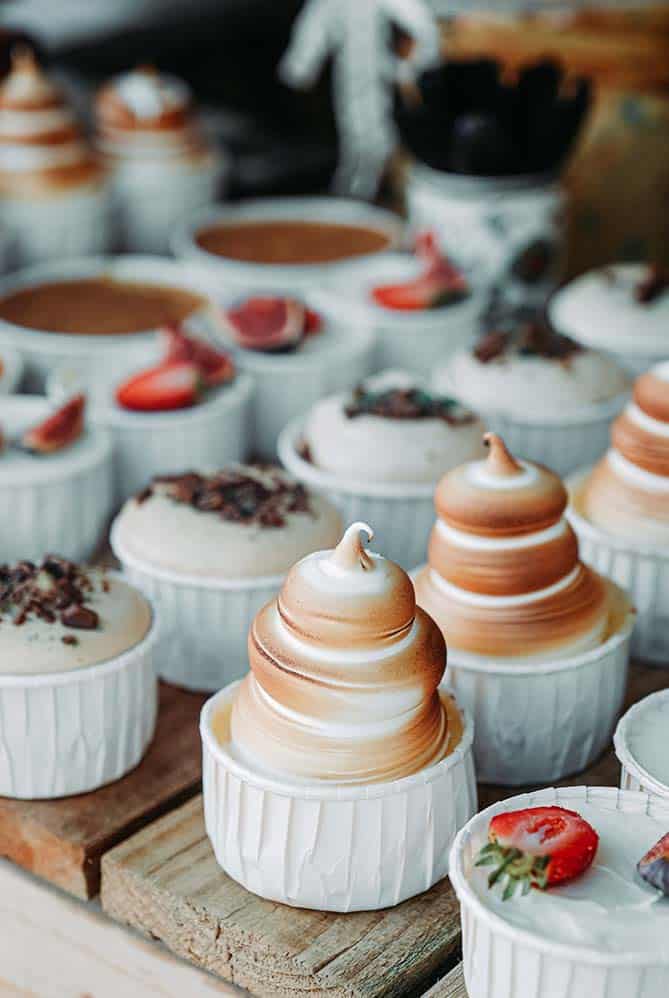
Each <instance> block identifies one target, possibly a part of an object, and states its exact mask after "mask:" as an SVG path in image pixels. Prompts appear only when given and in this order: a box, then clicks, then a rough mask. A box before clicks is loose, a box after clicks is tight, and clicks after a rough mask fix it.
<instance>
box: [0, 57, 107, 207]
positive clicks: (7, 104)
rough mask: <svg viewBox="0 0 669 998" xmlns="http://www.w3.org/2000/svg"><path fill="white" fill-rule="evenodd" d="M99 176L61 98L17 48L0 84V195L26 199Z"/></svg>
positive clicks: (33, 63) (30, 59)
mask: <svg viewBox="0 0 669 998" xmlns="http://www.w3.org/2000/svg"><path fill="white" fill-rule="evenodd" d="M100 177H101V168H100V166H99V164H98V163H97V162H96V160H95V158H94V155H93V152H92V150H91V148H90V147H89V145H88V143H87V142H86V140H85V138H84V135H83V132H82V130H81V128H80V126H79V124H78V122H77V120H76V118H75V116H74V114H73V112H72V110H71V108H70V107H69V106H68V104H67V102H66V100H65V98H64V95H63V94H62V93H61V91H60V89H59V88H58V87H57V86H56V85H55V84H54V83H53V82H52V81H51V80H50V79H49V77H48V76H47V75H46V74H45V73H44V72H43V70H42V69H41V68H40V67H39V66H38V64H37V62H36V60H35V57H34V55H33V53H32V51H31V50H30V49H28V48H26V47H25V46H18V47H17V48H16V49H15V50H14V51H13V53H12V68H11V71H10V73H9V75H8V76H7V77H6V79H5V80H4V81H3V83H2V85H1V86H0V193H3V194H12V195H14V194H17V195H20V196H28V195H32V194H39V193H40V192H41V191H42V190H50V189H53V188H59V187H71V186H74V185H78V184H83V183H89V182H91V181H97V180H99V179H100Z"/></svg>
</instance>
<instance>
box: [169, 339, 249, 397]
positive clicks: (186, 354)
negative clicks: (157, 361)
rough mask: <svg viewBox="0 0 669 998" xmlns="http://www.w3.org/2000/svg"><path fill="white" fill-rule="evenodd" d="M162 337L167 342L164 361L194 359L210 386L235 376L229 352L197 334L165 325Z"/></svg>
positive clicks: (222, 382) (204, 379)
mask: <svg viewBox="0 0 669 998" xmlns="http://www.w3.org/2000/svg"><path fill="white" fill-rule="evenodd" d="M162 337H163V342H164V344H165V357H164V363H166V364H172V363H175V362H177V361H192V362H193V363H194V364H197V366H198V367H199V369H200V373H201V374H202V378H203V381H204V383H205V384H206V385H208V386H212V385H222V384H224V383H225V382H226V381H230V380H231V379H232V378H233V377H234V374H235V367H234V364H233V363H232V360H231V358H230V356H229V355H228V354H227V353H225V352H224V351H223V350H216V348H215V347H213V346H211V345H210V344H209V343H206V342H205V341H204V340H202V339H199V338H198V337H196V336H189V335H187V334H186V333H184V331H183V329H182V328H181V327H180V326H178V325H176V324H169V325H166V326H164V327H163V329H162Z"/></svg>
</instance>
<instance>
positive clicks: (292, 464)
mask: <svg viewBox="0 0 669 998" xmlns="http://www.w3.org/2000/svg"><path fill="white" fill-rule="evenodd" d="M303 423H304V419H303V418H300V419H296V420H293V422H291V423H289V424H288V426H286V427H285V428H284V429H283V430H282V431H281V433H280V434H279V440H278V444H277V449H278V452H279V460H280V461H281V463H282V464H283V465H284V467H285V468H287V469H288V471H289V472H290V473H291V475H293V477H295V478H297V480H298V481H300V482H303V483H304V484H305V485H307V486H308V487H309V488H310V489H313V491H314V492H319V493H320V494H321V495H324V496H325V497H326V498H327V499H329V500H330V502H332V503H333V505H335V506H336V507H337V509H339V510H340V512H341V514H342V519H343V521H344V523H354V522H355V521H357V520H362V521H363V522H364V523H373V524H374V543H375V545H376V546H377V547H378V549H379V550H380V551H383V553H384V555H385V557H386V558H390V559H391V561H396V562H397V563H398V565H401V566H402V568H404V569H406V570H407V571H408V570H409V569H412V568H415V567H416V565H418V564H420V563H421V562H422V561H424V560H425V556H426V553H427V542H428V540H429V537H430V531H431V530H432V527H433V526H434V490H435V488H436V486H437V482H436V481H434V482H378V483H376V482H360V481H354V480H346V479H343V478H341V477H340V476H339V475H334V474H333V473H332V472H329V471H324V470H323V469H322V468H317V467H316V465H314V464H312V463H311V462H310V461H307V460H305V459H304V458H303V457H302V456H301V455H300V453H299V449H298V448H299V444H300V441H301V439H302V431H303Z"/></svg>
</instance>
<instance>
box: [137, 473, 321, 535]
mask: <svg viewBox="0 0 669 998" xmlns="http://www.w3.org/2000/svg"><path fill="white" fill-rule="evenodd" d="M147 493H148V494H147ZM150 495H164V496H167V497H168V498H170V499H172V500H173V501H174V502H180V503H185V504H187V505H189V506H192V507H193V508H194V509H198V510H200V511H201V512H203V513H216V515H217V516H220V517H221V519H222V520H229V521H232V522H235V523H243V524H252V523H256V524H259V525H260V526H262V527H283V526H285V523H286V516H287V514H288V513H311V507H310V505H309V495H308V493H307V490H306V489H305V487H304V486H303V485H301V484H300V483H299V482H294V481H293V480H292V479H291V478H289V477H288V476H287V475H284V474H283V472H281V471H280V470H279V469H277V468H263V467H251V466H246V465H244V466H242V465H240V466H238V467H231V468H225V469H223V470H222V471H218V472H216V473H215V474H213V475H199V474H197V473H196V472H194V471H190V472H185V473H184V474H183V475H161V476H159V477H157V478H154V479H153V481H152V482H151V484H150V486H149V487H148V490H147V489H145V490H144V491H143V492H142V493H140V495H139V496H138V497H137V501H138V502H144V501H146V499H147V498H148V496H150Z"/></svg>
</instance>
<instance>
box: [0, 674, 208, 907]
mask: <svg viewBox="0 0 669 998" xmlns="http://www.w3.org/2000/svg"><path fill="white" fill-rule="evenodd" d="M204 700H205V696H204V695H203V694H196V693H189V692H186V691H184V690H179V689H177V688H176V687H173V686H168V685H167V684H165V683H161V684H160V707H159V713H158V725H157V730H156V736H155V739H154V741H153V743H152V744H151V746H150V748H149V751H148V752H147V754H146V756H145V757H144V759H143V760H142V762H141V763H140V764H139V766H138V767H137V768H136V769H135V770H133V771H132V772H131V773H129V774H128V775H127V776H126V777H124V779H122V780H119V781H118V782H117V783H113V784H110V785H109V786H106V787H102V788H101V789H100V790H96V791H94V792H93V793H89V794H81V795H80V796H77V797H66V798H63V799H62V800H54V801H17V800H10V799H8V798H6V797H2V798H0V855H1V856H7V857H8V858H9V859H11V860H13V861H14V862H15V863H18V864H19V865H20V866H23V867H25V868H26V869H28V870H31V871H32V872H33V873H36V874H38V875H39V876H40V877H43V878H44V879H45V880H49V881H50V882H51V883H54V884H57V885H58V886H59V887H62V888H63V889H64V890H66V891H69V892H70V893H71V894H74V895H76V896H77V897H80V898H90V897H93V896H94V895H95V894H97V892H98V889H99V884H100V857H101V856H102V854H103V853H104V852H106V850H107V849H110V848H111V847H112V846H113V845H115V844H116V843H117V842H120V841H122V840H123V839H125V838H127V837H128V836H129V835H132V834H133V833H134V832H136V831H137V830H138V829H139V828H141V827H142V826H143V825H146V824H147V823H148V822H150V821H153V820H154V819H155V818H157V817H159V816H160V815H161V814H164V813H165V812H166V811H169V810H171V809H172V808H174V807H177V806H178V805H179V804H182V803H183V802H184V801H185V800H187V799H188V798H190V797H192V796H193V795H194V794H196V793H197V792H198V790H199V788H200V778H201V748H200V738H199V732H198V717H199V712H200V708H201V706H202V703H203V702H204Z"/></svg>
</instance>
